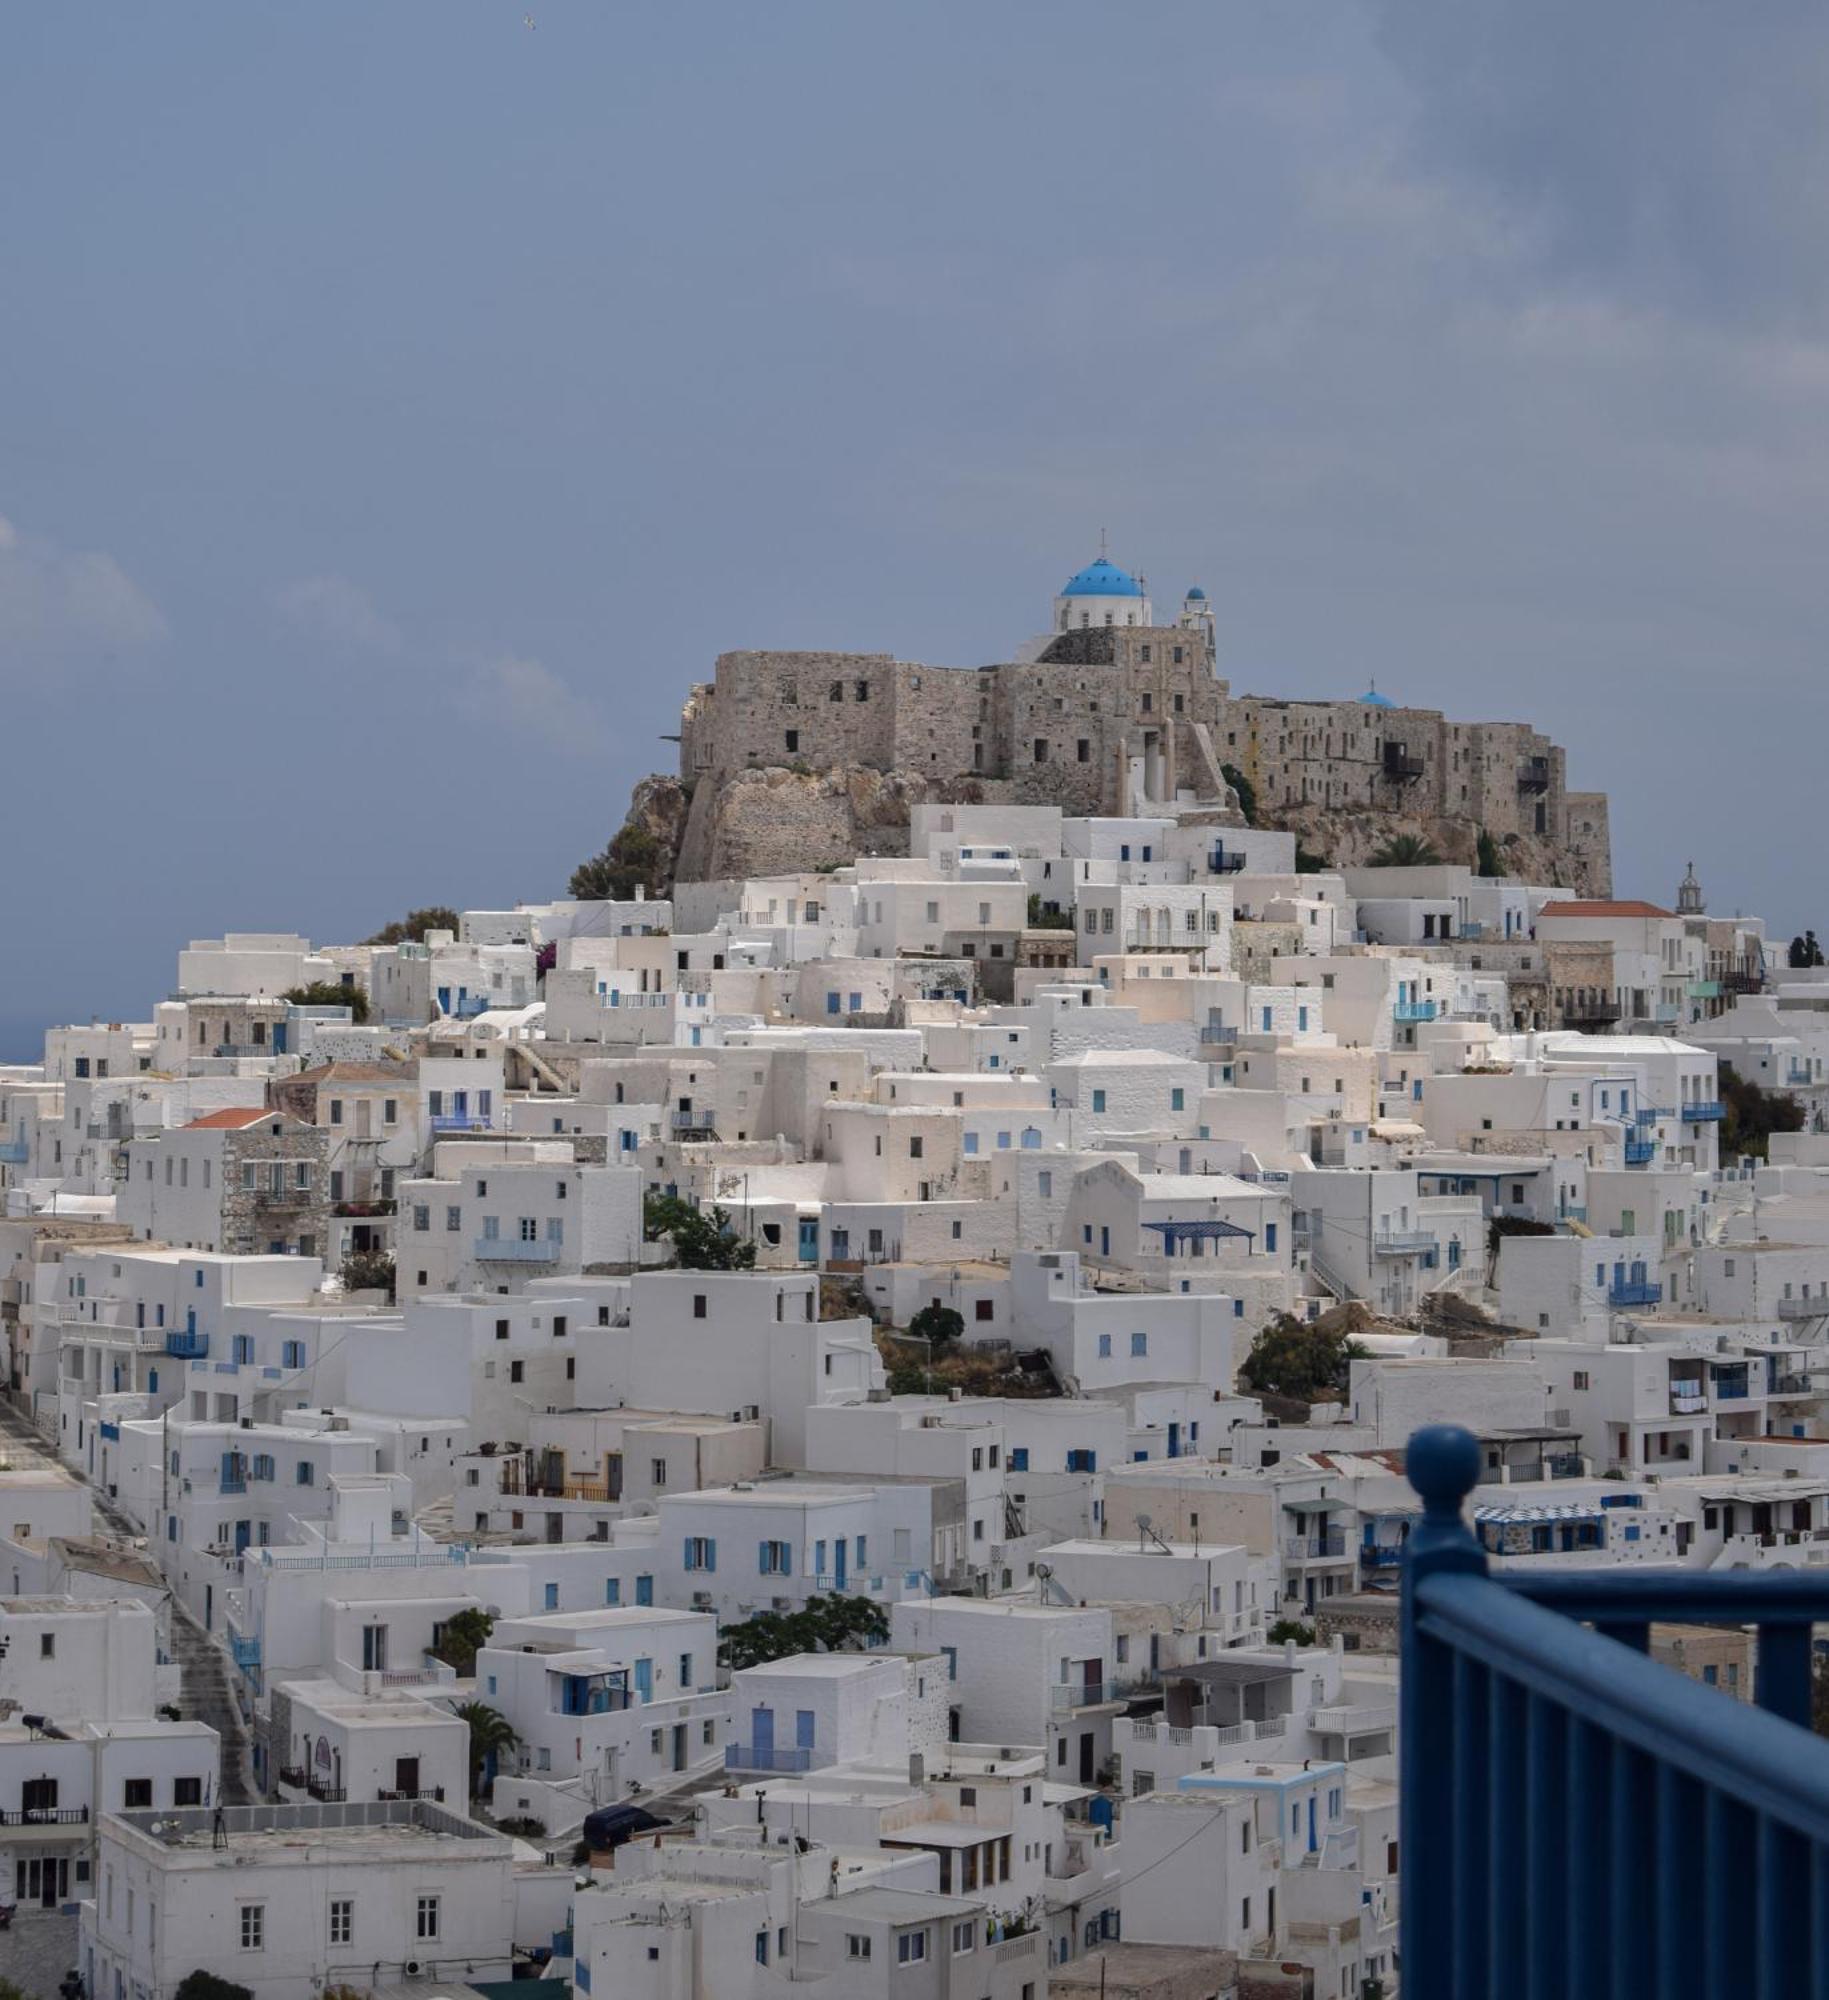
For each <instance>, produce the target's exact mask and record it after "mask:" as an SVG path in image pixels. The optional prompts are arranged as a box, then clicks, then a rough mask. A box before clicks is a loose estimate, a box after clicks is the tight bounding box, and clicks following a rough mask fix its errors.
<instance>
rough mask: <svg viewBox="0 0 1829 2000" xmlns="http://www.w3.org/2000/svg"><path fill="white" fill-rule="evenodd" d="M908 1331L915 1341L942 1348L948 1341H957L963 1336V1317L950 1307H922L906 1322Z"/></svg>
mask: <svg viewBox="0 0 1829 2000" xmlns="http://www.w3.org/2000/svg"><path fill="white" fill-rule="evenodd" d="M908 1331H909V1332H910V1333H912V1334H913V1335H914V1337H915V1338H916V1339H917V1340H927V1341H931V1342H932V1343H933V1345H934V1346H935V1347H944V1346H945V1345H946V1343H947V1342H948V1341H949V1340H958V1339H959V1338H960V1337H961V1336H962V1335H963V1334H964V1332H965V1315H964V1314H963V1313H958V1312H955V1311H954V1310H953V1308H952V1307H951V1306H923V1307H922V1308H921V1310H920V1311H919V1312H918V1313H916V1314H915V1316H914V1318H913V1319H911V1320H910V1321H909V1322H908Z"/></svg>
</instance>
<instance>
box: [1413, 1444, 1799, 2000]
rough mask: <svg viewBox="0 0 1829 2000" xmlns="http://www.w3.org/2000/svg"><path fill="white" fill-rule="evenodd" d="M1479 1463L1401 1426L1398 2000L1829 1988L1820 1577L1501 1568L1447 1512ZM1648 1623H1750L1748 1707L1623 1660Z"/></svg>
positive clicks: (1635, 1654) (1642, 1642) (1465, 1447)
mask: <svg viewBox="0 0 1829 2000" xmlns="http://www.w3.org/2000/svg"><path fill="white" fill-rule="evenodd" d="M1480 1462H1481V1455H1480V1447H1479V1445H1478V1443H1477V1442H1476V1440H1475V1439H1474V1438H1473V1437H1472V1435H1471V1434H1470V1433H1468V1432H1467V1431H1464V1430H1460V1429H1455V1428H1449V1427H1446V1426H1436V1427H1433V1428H1431V1429H1428V1430H1422V1431H1418V1432H1417V1433H1416V1435H1415V1436H1414V1437H1413V1438H1412V1439H1411V1441H1410V1450H1409V1472H1410V1479H1411V1483H1412V1484H1413V1485H1414V1486H1415V1487H1416V1489H1417V1491H1418V1492H1419V1493H1420V1494H1421V1495H1422V1497H1423V1501H1424V1514H1423V1518H1422V1520H1421V1522H1420V1523H1419V1524H1418V1526H1417V1528H1416V1529H1415V1531H1414V1532H1413V1533H1412V1535H1411V1537H1410V1542H1409V1553H1408V1559H1407V1561H1406V1563H1405V1567H1404V1581H1403V1620H1402V1655H1403V1659H1402V1674H1401V1677H1400V1682H1399V1687H1400V1699H1401V1702H1402V1729H1401V1743H1402V1750H1401V1757H1402V1769H1401V1786H1400V1807H1399V1810H1400V1812H1401V1815H1402V1828H1401V1832H1400V1841H1401V1845H1402V1848H1403V1855H1404V1872H1405V1877H1406V1880H1407V1881H1408V1882H1409V1883H1411V1884H1414V1885H1416V1886H1415V1887H1413V1888H1412V1889H1410V1890H1409V1892H1408V1893H1407V1894H1406V1895H1405V1897H1404V1901H1403V1914H1402V1926H1403V1930H1402V1958H1403V1980H1404V1994H1405V2000H1500V1996H1504V2000H1515V1997H1516V1996H1531V2000H1536V1996H1547V1995H1562V1994H1574V1993H1590V1992H1591V1993H1599V1992H1602V1991H1606V1992H1610V1993H1614V1994H1633V1995H1637V1994H1644V1995H1647V1996H1652V1995H1656V1996H1665V1995H1671V1996H1674V1995H1693V1996H1696V2000H1702V1996H1710V1997H1711V2000H1712V1996H1714V1995H1717V1994H1730V1993H1745V1994H1748V1995H1757V1996H1759V2000H1777V1997H1778V1996H1780V1995H1789V1994H1803V1993H1822V1992H1825V1991H1829V1984H1826V1982H1825V1972H1826V1971H1829V1895H1825V1893H1824V1885H1825V1884H1826V1883H1829V1742H1824V1741H1823V1740H1822V1739H1821V1738H1819V1737H1816V1736H1813V1735H1812V1734H1811V1733H1810V1726H1809V1724H1810V1692H1811V1626H1812V1624H1813V1623H1814V1621H1815V1620H1816V1619H1818V1618H1820V1617H1821V1616H1822V1615H1823V1609H1824V1600H1823V1585H1822V1583H1821V1581H1820V1579H1816V1578H1811V1577H1805V1576H1797V1575H1786V1574H1783V1573H1780V1572H1773V1571H1746V1572H1739V1573H1735V1572H1717V1573H1707V1572H1704V1573H1697V1572H1695V1571H1686V1570H1664V1571H1656V1572H1651V1571H1646V1572H1640V1573H1637V1574H1634V1573H1631V1572H1628V1571H1624V1570H1603V1571H1585V1572H1584V1571H1579V1570H1575V1571H1564V1572H1561V1573H1559V1574H1555V1575H1545V1576H1537V1577H1531V1578H1528V1579H1520V1578H1512V1577H1508V1578H1506V1579H1504V1580H1503V1581H1501V1580H1499V1579H1497V1578H1494V1577H1492V1576H1490V1575H1488V1574H1487V1567H1486V1558H1485V1556H1484V1554H1483V1553H1482V1552H1481V1550H1480V1548H1479V1546H1478V1544H1477V1543H1476V1542H1475V1540H1474V1538H1473V1536H1472V1535H1471V1534H1470V1533H1469V1532H1468V1530H1467V1527H1466V1525H1465V1523H1464V1522H1463V1520H1462V1518H1461V1510H1462V1506H1463V1504H1464V1502H1465V1501H1466V1499H1467V1496H1468V1494H1469V1493H1471V1492H1472V1490H1473V1488H1474V1485H1475V1483H1476V1482H1477V1480H1478V1478H1479V1474H1480ZM1653 1622H1658V1623H1664V1622H1669V1623H1672V1624H1705V1625H1724V1626H1730V1627H1732V1626H1746V1625H1753V1626H1756V1627H1757V1628H1758V1635H1759V1636H1758V1672H1757V1678H1756V1681H1755V1695H1756V1699H1757V1703H1758V1706H1757V1707H1753V1706H1749V1705H1746V1704H1743V1703H1740V1702H1736V1701H1733V1700H1730V1699H1728V1698H1727V1697H1726V1696H1724V1695H1722V1694H1720V1693H1718V1692H1715V1691H1712V1690H1710V1689H1708V1688H1706V1687H1704V1686H1702V1685H1701V1684H1700V1683H1699V1682H1697V1681H1693V1680H1691V1679H1689V1678H1688V1676H1687V1675H1684V1674H1681V1673H1679V1672H1677V1671H1676V1670H1675V1669H1673V1668H1669V1667H1663V1666H1659V1665H1656V1664H1654V1663H1653V1662H1652V1661H1651V1660H1650V1659H1648V1658H1646V1657H1645V1655H1646V1652H1647V1649H1648V1647H1649V1644H1650V1634H1651V1627H1652V1624H1653Z"/></svg>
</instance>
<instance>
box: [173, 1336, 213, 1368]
mask: <svg viewBox="0 0 1829 2000" xmlns="http://www.w3.org/2000/svg"><path fill="white" fill-rule="evenodd" d="M165 1351H166V1353H167V1354H169V1355H170V1356H171V1357H172V1359H173V1360H174V1361H207V1360H208V1359H209V1354H210V1337H209V1335H208V1334H207V1333H191V1332H188V1331H184V1332H179V1331H177V1330H176V1329H168V1330H167V1332H166V1335H165Z"/></svg>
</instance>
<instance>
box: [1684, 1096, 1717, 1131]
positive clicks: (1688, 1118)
mask: <svg viewBox="0 0 1829 2000" xmlns="http://www.w3.org/2000/svg"><path fill="white" fill-rule="evenodd" d="M1720 1117H1721V1103H1720V1100H1719V1099H1718V1098H1712V1097H1711V1098H1700V1097H1699V1098H1697V1099H1696V1101H1695V1103H1693V1104H1686V1105H1684V1107H1683V1122H1684V1124H1685V1125H1713V1124H1716V1123H1718V1122H1719V1120H1720Z"/></svg>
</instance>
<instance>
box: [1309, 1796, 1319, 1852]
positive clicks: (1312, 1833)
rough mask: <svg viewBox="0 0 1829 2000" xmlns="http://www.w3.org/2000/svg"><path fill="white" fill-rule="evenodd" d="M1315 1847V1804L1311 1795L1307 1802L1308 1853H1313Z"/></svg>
mask: <svg viewBox="0 0 1829 2000" xmlns="http://www.w3.org/2000/svg"><path fill="white" fill-rule="evenodd" d="M1316 1845H1317V1842H1316V1840H1315V1802H1314V1798H1313V1795H1312V1794H1311V1795H1310V1797H1309V1801H1308V1851H1309V1853H1310V1854H1312V1853H1314V1851H1315V1847H1316Z"/></svg>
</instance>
